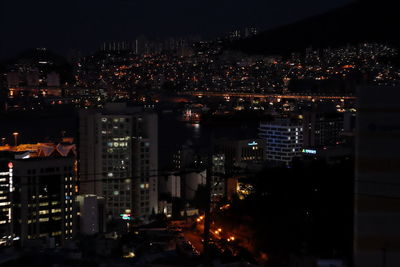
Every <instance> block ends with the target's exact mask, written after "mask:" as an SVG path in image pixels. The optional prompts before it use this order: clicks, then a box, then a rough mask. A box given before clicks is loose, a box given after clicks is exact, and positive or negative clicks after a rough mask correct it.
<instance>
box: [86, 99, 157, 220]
mask: <svg viewBox="0 0 400 267" xmlns="http://www.w3.org/2000/svg"><path fill="white" fill-rule="evenodd" d="M157 132H158V129H157V115H156V114H155V113H151V112H142V111H141V109H139V108H130V107H127V106H126V104H122V103H112V104H107V105H106V106H105V108H104V109H103V110H90V111H84V112H82V113H81V114H80V125H79V148H80V150H79V176H80V182H81V192H82V193H84V194H93V195H97V196H102V197H104V198H105V204H106V213H107V216H109V217H111V218H113V219H118V218H121V216H123V214H131V216H132V218H135V219H139V220H146V219H148V218H149V216H150V215H151V214H152V213H153V212H157V210H158V208H157V201H158V192H157V168H158V162H157V159H158V156H157V153H158V150H157V148H158V146H157V136H158V133H157Z"/></svg>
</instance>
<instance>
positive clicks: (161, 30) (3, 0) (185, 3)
mask: <svg viewBox="0 0 400 267" xmlns="http://www.w3.org/2000/svg"><path fill="white" fill-rule="evenodd" d="M350 1H351V0H275V1H271V0H242V1H239V0H170V1H167V0H52V1H49V0H0V30H1V31H0V34H1V35H0V57H2V58H4V57H10V56H13V55H15V54H16V53H17V52H19V51H22V50H25V49H28V48H33V47H48V48H51V49H54V50H56V51H59V52H66V51H68V50H69V49H70V48H77V49H83V50H88V49H95V48H97V47H99V46H100V44H101V42H102V41H107V40H133V39H134V38H135V36H137V35H140V34H144V35H147V36H156V37H157V36H159V37H166V36H184V35H188V34H200V35H202V36H206V37H207V36H215V35H222V34H224V33H225V32H227V31H230V30H232V29H235V28H241V27H244V26H247V25H255V26H257V27H259V28H261V29H268V28H272V27H275V26H277V25H281V24H285V23H289V22H293V21H296V20H298V19H301V18H304V17H307V16H311V15H314V14H318V13H322V12H324V11H327V10H329V9H332V8H334V7H338V6H341V5H344V4H346V3H348V2H350Z"/></svg>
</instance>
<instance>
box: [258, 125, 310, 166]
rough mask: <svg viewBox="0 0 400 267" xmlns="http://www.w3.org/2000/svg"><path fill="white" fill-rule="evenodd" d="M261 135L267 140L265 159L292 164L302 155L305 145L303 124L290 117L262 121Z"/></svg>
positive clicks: (287, 164)
mask: <svg viewBox="0 0 400 267" xmlns="http://www.w3.org/2000/svg"><path fill="white" fill-rule="evenodd" d="M259 131H260V132H259V137H260V138H262V139H264V141H265V159H266V160H267V161H270V162H276V163H281V164H284V165H286V166H289V165H291V163H292V161H293V159H294V158H295V157H300V156H301V153H302V147H303V126H302V124H301V123H300V122H296V121H292V120H290V119H288V118H282V119H276V120H274V121H272V122H262V123H260V128H259Z"/></svg>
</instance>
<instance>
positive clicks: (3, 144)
mask: <svg viewBox="0 0 400 267" xmlns="http://www.w3.org/2000/svg"><path fill="white" fill-rule="evenodd" d="M1 145H2V146H5V145H6V138H5V137H2V138H1Z"/></svg>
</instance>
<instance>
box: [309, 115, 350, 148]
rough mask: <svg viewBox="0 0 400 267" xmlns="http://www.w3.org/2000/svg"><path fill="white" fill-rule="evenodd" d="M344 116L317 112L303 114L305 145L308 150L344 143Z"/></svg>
mask: <svg viewBox="0 0 400 267" xmlns="http://www.w3.org/2000/svg"><path fill="white" fill-rule="evenodd" d="M343 119H344V117H343V114H340V113H322V112H317V111H311V112H304V113H303V144H304V147H306V148H318V147H323V146H331V145H336V144H337V143H338V142H339V143H341V142H342V138H343V137H342V136H341V134H342V133H343V131H344V129H343V128H344V126H343Z"/></svg>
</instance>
